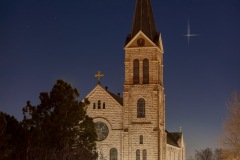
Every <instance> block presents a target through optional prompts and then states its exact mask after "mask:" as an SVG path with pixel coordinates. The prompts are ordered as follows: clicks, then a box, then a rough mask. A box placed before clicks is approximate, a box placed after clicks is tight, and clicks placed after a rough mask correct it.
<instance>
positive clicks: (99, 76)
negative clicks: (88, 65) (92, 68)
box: [94, 71, 104, 85]
mask: <svg viewBox="0 0 240 160" xmlns="http://www.w3.org/2000/svg"><path fill="white" fill-rule="evenodd" d="M94 76H95V77H97V78H98V84H99V85H101V82H100V79H101V77H103V76H104V74H101V71H98V73H97V74H95V75H94Z"/></svg>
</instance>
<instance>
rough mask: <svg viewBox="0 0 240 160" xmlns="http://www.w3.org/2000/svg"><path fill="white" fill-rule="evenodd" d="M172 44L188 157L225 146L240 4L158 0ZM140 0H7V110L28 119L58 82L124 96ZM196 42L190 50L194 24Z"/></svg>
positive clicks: (167, 44)
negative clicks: (221, 142)
mask: <svg viewBox="0 0 240 160" xmlns="http://www.w3.org/2000/svg"><path fill="white" fill-rule="evenodd" d="M152 6H153V10H154V17H155V21H156V25H157V28H158V31H159V32H161V34H162V39H163V45H164V50H165V53H164V64H165V65H164V84H165V92H166V121H167V129H168V130H169V131H178V130H179V127H180V126H181V127H182V129H183V132H184V138H185V141H186V145H187V154H188V155H191V154H193V153H194V150H195V149H203V148H205V147H217V143H216V141H217V139H218V137H219V135H220V133H221V130H222V123H223V121H224V119H225V116H226V102H227V101H228V100H229V99H230V98H231V93H232V92H233V91H234V90H238V91H240V18H239V15H240V1H239V0H152ZM134 7H135V0H121V1H120V0H119V1H118V0H115V1H112V0H101V1H99V0H98V1H97V0H92V1H91V0H0V111H4V112H6V113H8V114H10V115H14V116H15V117H17V118H18V119H19V120H21V119H22V113H21V109H22V107H24V106H25V104H26V101H27V100H30V101H31V102H32V103H33V104H35V105H36V104H38V103H39V101H38V96H39V93H40V92H43V91H50V90H51V88H52V86H53V85H54V83H55V82H56V80H57V79H63V80H65V81H67V82H69V83H71V84H72V85H73V87H76V88H78V89H79V91H80V93H81V98H83V97H84V96H85V95H87V94H88V93H89V92H90V91H91V90H92V89H93V88H94V87H95V86H96V84H97V79H96V78H94V76H93V75H94V74H95V73H97V71H98V70H100V71H101V72H103V73H104V74H105V76H104V78H102V80H101V82H102V85H103V86H108V87H109V90H110V91H112V92H114V93H118V92H121V93H122V91H123V83H124V50H123V48H124V42H125V38H126V35H127V34H128V33H130V31H131V26H132V19H133V13H134ZM188 21H189V23H190V26H191V32H192V33H195V34H200V35H199V36H197V37H192V38H191V39H190V43H189V44H188V41H187V37H184V36H183V35H184V34H186V32H187V22H188Z"/></svg>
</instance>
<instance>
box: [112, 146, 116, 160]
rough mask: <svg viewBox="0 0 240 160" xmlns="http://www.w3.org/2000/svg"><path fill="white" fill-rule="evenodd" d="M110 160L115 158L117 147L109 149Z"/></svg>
mask: <svg viewBox="0 0 240 160" xmlns="http://www.w3.org/2000/svg"><path fill="white" fill-rule="evenodd" d="M110 160H117V149H116V148H111V149H110Z"/></svg>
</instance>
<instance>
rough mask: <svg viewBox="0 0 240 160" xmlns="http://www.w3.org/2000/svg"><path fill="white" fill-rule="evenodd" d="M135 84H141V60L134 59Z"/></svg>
mask: <svg viewBox="0 0 240 160" xmlns="http://www.w3.org/2000/svg"><path fill="white" fill-rule="evenodd" d="M133 84H139V60H138V59H135V60H134V61H133Z"/></svg>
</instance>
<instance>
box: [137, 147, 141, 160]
mask: <svg viewBox="0 0 240 160" xmlns="http://www.w3.org/2000/svg"><path fill="white" fill-rule="evenodd" d="M136 160H140V150H139V149H137V150H136Z"/></svg>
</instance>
